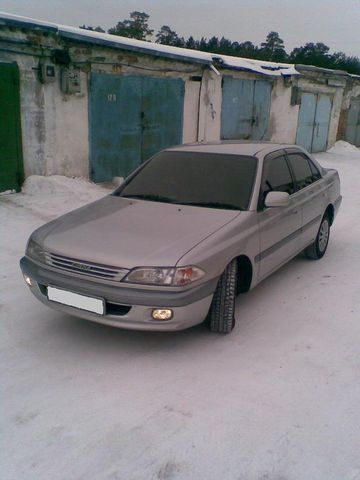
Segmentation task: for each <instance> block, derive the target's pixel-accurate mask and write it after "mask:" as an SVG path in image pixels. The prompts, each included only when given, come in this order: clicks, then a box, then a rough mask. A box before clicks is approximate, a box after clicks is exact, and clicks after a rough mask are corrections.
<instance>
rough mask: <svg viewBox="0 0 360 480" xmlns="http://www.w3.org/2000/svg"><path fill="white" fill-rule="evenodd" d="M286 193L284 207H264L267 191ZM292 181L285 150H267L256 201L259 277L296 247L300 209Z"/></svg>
mask: <svg viewBox="0 0 360 480" xmlns="http://www.w3.org/2000/svg"><path fill="white" fill-rule="evenodd" d="M270 191H277V192H287V193H289V195H290V203H289V205H288V206H286V207H271V208H269V207H265V204H264V202H265V197H266V195H267V193H268V192H270ZM294 193H295V184H294V179H293V176H292V173H291V170H290V168H289V165H288V162H287V159H286V156H285V152H284V151H283V150H282V151H280V152H279V151H278V152H275V153H271V154H270V155H268V156H267V157H266V158H265V159H264V165H263V173H262V179H261V187H260V194H259V203H258V225H259V235H260V252H259V254H258V255H257V256H256V258H255V262H256V263H259V268H258V276H259V280H260V279H262V278H264V277H266V276H267V275H269V274H270V273H271V272H273V271H274V270H275V269H276V268H278V267H279V266H280V265H282V264H283V263H285V262H286V261H287V260H289V259H290V258H291V257H293V256H294V255H296V254H297V252H298V251H299V249H300V239H299V237H300V235H301V210H300V209H299V208H298V205H297V203H296V201H295V199H294Z"/></svg>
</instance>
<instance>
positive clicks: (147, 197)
mask: <svg viewBox="0 0 360 480" xmlns="http://www.w3.org/2000/svg"><path fill="white" fill-rule="evenodd" d="M120 196H121V197H122V198H135V199H139V200H150V201H151V202H165V203H177V202H176V200H175V199H174V198H169V197H165V196H162V195H152V194H146V193H139V194H138V195H120Z"/></svg>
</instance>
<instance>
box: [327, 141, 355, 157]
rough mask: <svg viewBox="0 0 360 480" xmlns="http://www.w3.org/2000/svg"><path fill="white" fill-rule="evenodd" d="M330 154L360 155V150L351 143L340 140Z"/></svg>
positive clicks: (330, 150)
mask: <svg viewBox="0 0 360 480" xmlns="http://www.w3.org/2000/svg"><path fill="white" fill-rule="evenodd" d="M328 153H334V154H336V155H354V154H355V155H360V148H357V147H355V145H352V144H351V143H348V142H344V140H339V141H337V142H335V144H334V145H333V146H332V147H331V148H329V150H328Z"/></svg>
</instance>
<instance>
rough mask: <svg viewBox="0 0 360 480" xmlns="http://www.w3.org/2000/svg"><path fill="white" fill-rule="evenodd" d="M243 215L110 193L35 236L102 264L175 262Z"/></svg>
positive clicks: (56, 249)
mask: <svg viewBox="0 0 360 480" xmlns="http://www.w3.org/2000/svg"><path fill="white" fill-rule="evenodd" d="M238 215H239V212H238V211H232V210H220V209H210V208H202V207H193V206H183V205H173V204H168V203H159V202H150V201H144V200H131V199H126V198H120V197H115V196H111V195H110V196H107V197H105V198H103V199H101V200H99V201H97V202H94V203H92V204H89V205H86V206H85V207H82V208H80V209H78V210H75V211H73V212H70V213H68V214H66V215H63V216H62V217H59V218H58V219H56V220H53V221H52V222H50V223H48V224H46V225H44V226H43V227H41V228H40V229H38V230H37V231H36V232H35V233H34V234H33V239H34V240H35V241H36V242H38V243H39V244H40V245H41V246H42V248H43V249H44V250H45V251H47V252H52V253H57V254H60V255H64V256H67V257H71V258H74V259H79V260H86V261H90V262H94V263H100V264H103V265H111V266H117V267H121V268H128V269H131V268H134V267H136V266H173V265H176V263H177V262H178V261H179V259H180V258H181V257H182V256H183V255H184V254H185V253H187V252H188V251H189V250H191V249H192V248H193V247H195V246H196V245H197V244H198V243H199V242H201V241H202V240H204V239H205V238H206V237H208V236H209V235H211V234H212V233H214V232H215V231H217V230H219V229H220V228H221V227H223V226H224V225H225V224H227V223H229V222H230V221H231V220H233V219H234V218H235V217H237V216H238Z"/></svg>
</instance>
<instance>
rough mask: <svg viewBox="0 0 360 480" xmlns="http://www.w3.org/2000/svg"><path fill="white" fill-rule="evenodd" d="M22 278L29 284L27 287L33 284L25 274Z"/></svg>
mask: <svg viewBox="0 0 360 480" xmlns="http://www.w3.org/2000/svg"><path fill="white" fill-rule="evenodd" d="M24 280H25V282H26V283H27V284H28V285H29V287H32V286H33V284H32V281H31V278H30V277H28V276H27V275H24Z"/></svg>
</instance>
